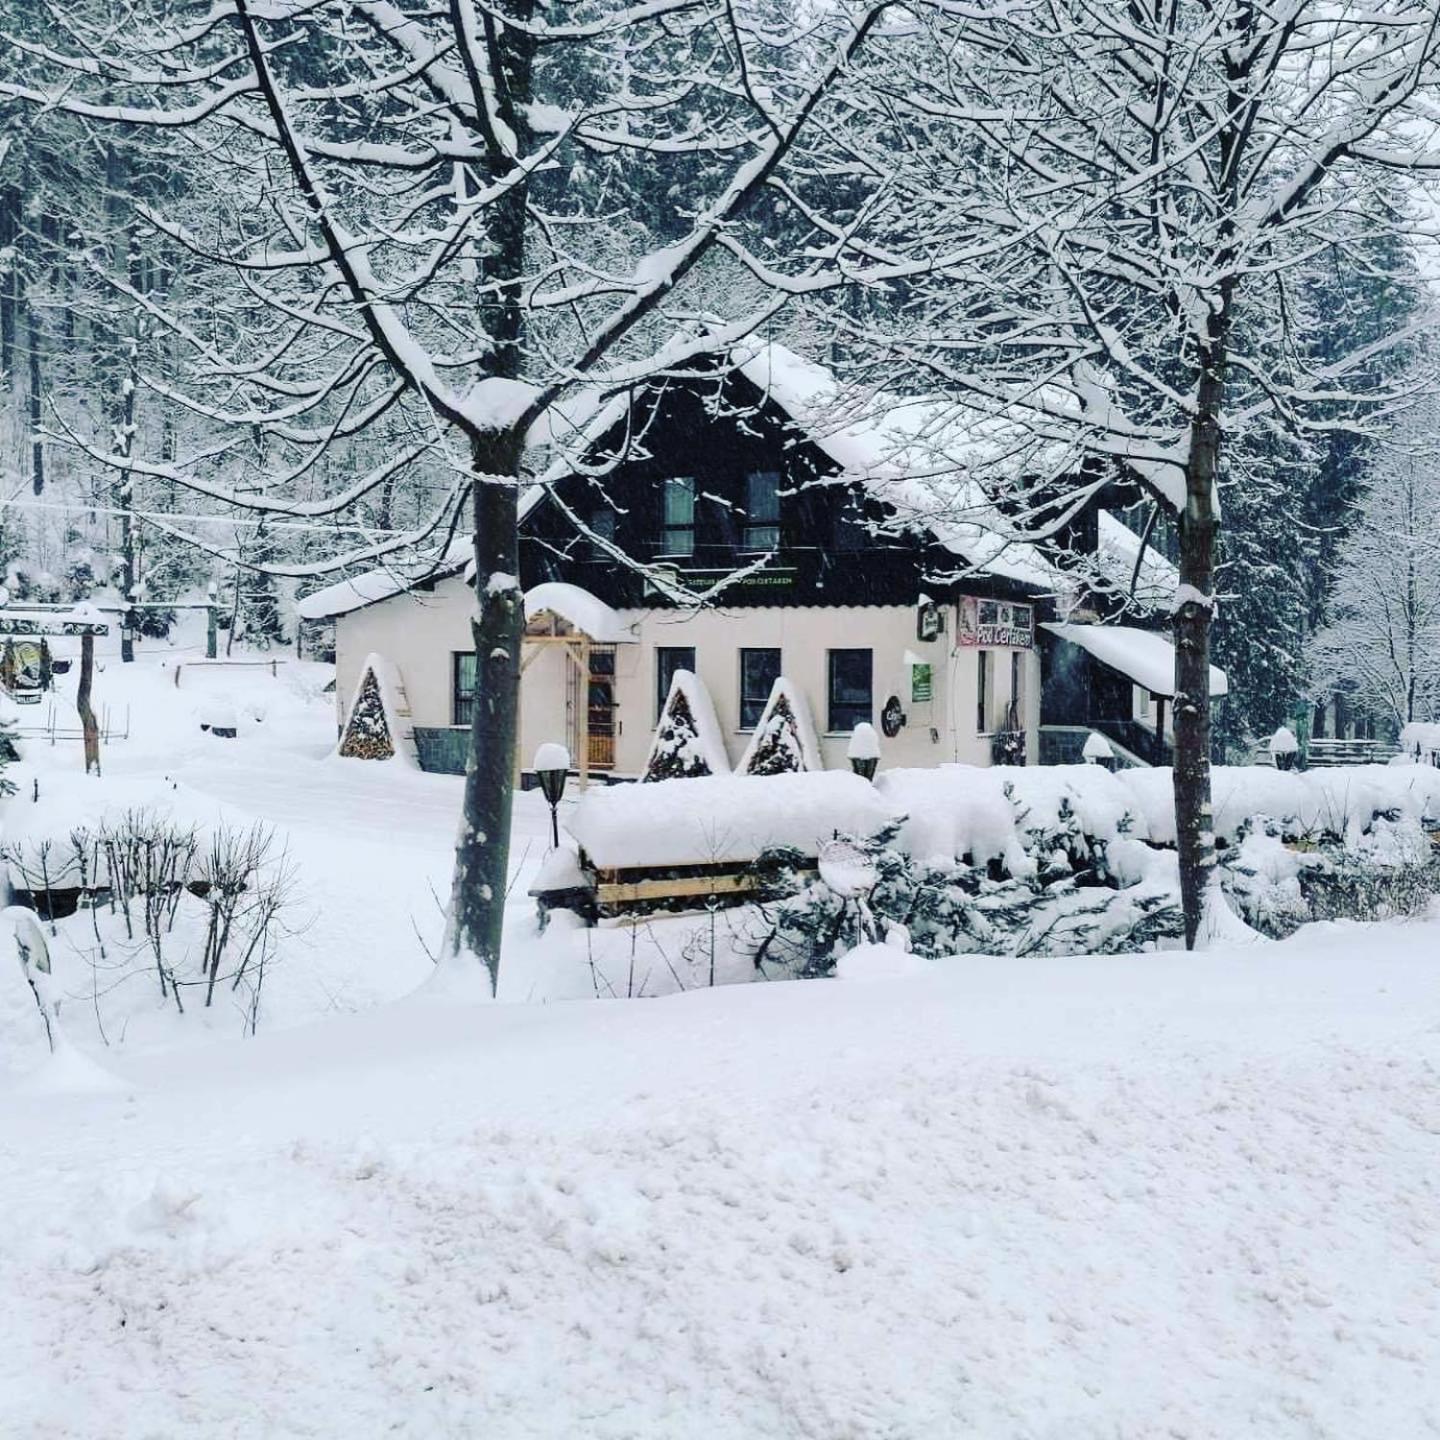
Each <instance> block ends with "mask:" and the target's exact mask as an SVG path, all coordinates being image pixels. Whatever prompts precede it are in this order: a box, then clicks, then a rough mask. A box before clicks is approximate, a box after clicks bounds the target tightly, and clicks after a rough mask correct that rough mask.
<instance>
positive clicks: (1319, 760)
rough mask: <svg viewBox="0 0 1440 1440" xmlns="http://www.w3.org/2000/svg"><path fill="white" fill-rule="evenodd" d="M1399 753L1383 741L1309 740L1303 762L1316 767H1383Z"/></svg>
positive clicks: (1394, 747)
mask: <svg viewBox="0 0 1440 1440" xmlns="http://www.w3.org/2000/svg"><path fill="white" fill-rule="evenodd" d="M1399 753H1400V752H1399V750H1398V749H1397V747H1396V746H1394V745H1392V744H1390V743H1389V742H1388V741H1385V740H1311V741H1310V743H1309V745H1307V746H1306V747H1305V761H1306V764H1307V765H1309V766H1310V768H1311V769H1312V770H1313V769H1314V768H1315V767H1316V766H1317V765H1322V766H1323V765H1384V764H1386V763H1387V762H1388V761H1389V760H1390V759H1391V758H1392V757H1393V756H1395V755H1398V754H1399Z"/></svg>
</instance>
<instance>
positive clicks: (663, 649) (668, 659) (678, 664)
mask: <svg viewBox="0 0 1440 1440" xmlns="http://www.w3.org/2000/svg"><path fill="white" fill-rule="evenodd" d="M677 670H689V671H690V672H691V673H692V674H693V673H694V671H695V647H694V646H693V645H660V646H657V647H656V650H655V719H656V720H657V721H658V720H659V719H660V712H661V711H662V710H663V709H664V708H665V697H666V696H667V695H668V694H669V693H670V681H671V680H672V679H674V677H675V672H676V671H677Z"/></svg>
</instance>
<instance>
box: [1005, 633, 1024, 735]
mask: <svg viewBox="0 0 1440 1440" xmlns="http://www.w3.org/2000/svg"><path fill="white" fill-rule="evenodd" d="M1024 660H1025V652H1024V651H1023V650H1012V651H1011V652H1010V713H1009V724H1008V725H1007V727H1006V728H1007V729H1009V730H1023V729H1024V728H1025V711H1024V707H1023V704H1022V702H1023V700H1024V698H1025V697H1024V695H1023V694H1022V693H1021V688H1020V686H1021V679H1022V677H1023V676H1024V673H1025V671H1024V668H1023V666H1024Z"/></svg>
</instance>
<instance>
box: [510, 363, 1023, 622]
mask: <svg viewBox="0 0 1440 1440" xmlns="http://www.w3.org/2000/svg"><path fill="white" fill-rule="evenodd" d="M627 435H628V436H630V437H632V438H631V440H630V443H629V445H628V447H627V446H626V437H627ZM622 449H626V450H627V454H626V458H624V459H623V460H622V461H621V462H620V463H619V464H618V465H616V466H615V468H614V469H613V470H612V471H611V472H610V473H609V474H607V475H606V476H605V477H604V478H603V479H597V478H592V477H589V476H584V475H571V476H569V477H567V478H565V479H563V480H561V481H560V482H558V484H557V485H556V487H555V490H556V494H557V495H558V497H559V499H560V500H561V501H563V504H556V503H552V502H550V501H548V500H547V501H542V502H541V503H540V504H539V505H538V506H537V507H536V509H535V510H534V511H532V512H531V514H530V515H529V516H528V517H527V519H526V521H525V524H524V527H523V531H522V538H521V557H520V563H521V577H522V581H523V583H524V584H525V585H526V586H527V587H528V586H531V585H534V584H538V583H539V582H540V581H542V580H565V581H569V582H571V583H572V584H577V585H581V586H583V587H584V588H585V589H586V590H589V591H591V592H592V593H593V594H595V595H597V596H599V597H600V598H601V599H603V600H605V601H606V602H608V603H609V604H611V605H614V606H616V607H617V608H625V607H633V606H641V605H663V604H665V603H667V602H666V601H665V599H664V597H663V592H662V591H661V589H659V588H657V586H656V585H655V584H654V582H653V580H651V579H649V578H647V577H646V576H645V575H644V574H643V573H641V572H639V571H637V570H635V569H632V568H630V567H629V566H626V565H624V564H622V563H620V562H618V561H617V560H616V559H615V558H614V557H613V556H612V555H610V554H608V553H606V552H605V551H604V550H603V549H602V548H601V547H599V546H596V545H594V544H593V543H591V542H590V541H588V540H587V539H585V538H584V537H582V536H581V535H580V534H579V533H578V532H577V530H576V527H575V526H574V524H573V523H572V521H571V520H570V517H569V516H568V515H567V514H566V513H565V510H566V508H569V509H570V510H572V511H573V512H574V513H575V514H576V515H578V516H579V517H580V518H581V520H583V521H584V522H585V524H587V525H589V526H591V527H592V528H594V529H596V530H598V531H602V532H603V533H606V534H608V535H609V536H611V537H612V538H613V540H614V543H615V545H616V546H617V547H618V548H619V549H621V550H622V551H623V552H624V553H625V554H626V555H628V556H630V557H631V558H632V559H633V560H635V561H638V562H640V563H641V564H644V565H653V566H661V567H665V568H667V569H668V570H671V571H673V572H674V573H675V575H676V576H677V578H679V579H681V580H683V581H684V583H685V584H686V585H687V586H689V587H690V588H691V589H692V590H704V589H706V588H708V587H709V586H711V585H713V584H716V583H718V582H719V581H721V580H723V579H724V578H725V577H726V576H727V575H730V574H732V573H733V572H734V571H736V570H737V569H740V568H742V567H745V566H747V565H751V564H753V563H755V562H756V561H758V560H759V559H760V557H761V556H762V555H763V553H764V548H768V540H769V530H770V527H769V525H768V523H767V522H768V521H769V520H770V519H771V518H772V517H771V516H767V515H760V514H757V513H755V512H754V511H753V510H752V508H751V507H750V500H751V497H752V495H753V493H754V490H753V489H752V484H751V481H750V477H751V476H759V475H767V474H768V475H776V476H778V477H779V478H778V491H779V505H778V517H775V518H776V519H778V526H777V528H778V532H779V546H778V549H777V551H776V553H775V555H774V556H773V558H772V559H771V560H770V561H769V562H768V563H766V564H765V565H763V566H761V567H759V568H757V569H756V570H755V572H754V573H751V574H746V575H744V576H742V577H741V578H739V579H737V580H736V581H734V582H733V583H732V584H730V585H728V586H727V587H726V588H725V590H724V592H723V603H724V605H725V606H726V608H734V607H741V606H755V605H897V604H899V605H909V604H913V603H915V600H916V598H917V597H918V596H919V595H920V594H921V593H922V592H923V593H928V594H929V595H931V596H932V597H934V598H937V599H938V598H942V597H944V596H946V595H948V594H952V593H961V592H963V593H966V594H972V595H974V594H979V595H986V596H996V597H1001V598H1025V596H1026V592H1027V587H1024V586H1020V585H1016V584H1014V583H1013V582H1006V581H1003V580H997V579H995V578H993V577H989V576H970V577H967V578H966V579H964V580H960V581H956V580H954V579H953V574H954V571H955V570H956V569H957V568H958V562H957V558H956V557H955V556H953V555H951V554H950V553H949V552H947V551H945V550H944V549H943V548H942V547H940V546H938V545H936V544H934V543H933V541H932V540H931V539H930V538H929V537H928V535H921V534H916V533H900V534H890V535H886V534H883V533H882V534H880V535H876V534H875V533H873V530H872V528H871V525H870V524H869V523H867V522H874V521H881V520H883V518H884V513H885V512H884V510H883V508H882V507H881V506H879V505H877V503H876V502H875V501H874V500H872V499H870V498H869V497H868V496H866V494H865V493H864V491H863V489H862V488H861V487H860V486H859V485H858V484H856V483H854V482H844V481H841V480H839V479H838V478H835V477H836V476H837V472H838V466H836V464H835V463H834V461H832V460H831V459H830V457H829V456H828V455H826V454H825V453H824V451H823V450H821V449H820V448H819V447H818V446H816V445H815V444H814V443H813V442H812V441H810V440H809V439H808V438H807V437H806V436H805V434H804V433H803V432H802V431H801V430H800V429H799V428H798V427H797V426H796V425H795V424H794V423H793V422H792V421H791V420H790V418H789V417H788V416H787V415H786V414H785V412H784V411H783V410H781V409H780V407H779V406H777V405H776V404H774V403H773V402H772V401H771V400H769V399H768V398H767V397H766V396H765V395H763V394H762V393H761V392H760V390H759V389H758V388H757V387H755V386H754V385H752V384H751V383H750V382H749V381H748V380H746V379H745V378H744V377H743V376H741V375H739V374H736V373H731V374H729V375H727V376H725V377H724V378H723V379H722V378H721V377H720V376H718V375H717V376H716V377H715V379H713V380H705V379H695V380H686V381H671V382H668V383H665V384H663V385H661V386H659V387H657V388H655V389H653V390H650V391H648V392H646V393H645V394H644V395H643V396H641V397H640V398H639V399H638V400H637V401H636V402H635V404H634V405H632V407H631V414H630V416H629V417H628V418H627V420H625V421H622V422H620V423H617V424H616V425H615V426H613V427H612V428H611V429H610V430H609V431H608V432H607V433H606V434H605V435H603V436H601V437H600V438H599V439H598V440H597V441H596V442H595V444H594V446H593V449H592V454H593V455H594V456H596V457H603V456H607V455H613V454H616V453H618V452H620V451H621V450H622ZM676 477H678V478H682V479H688V480H690V481H691V482H693V486H692V488H693V495H694V504H693V535H687V536H683V537H680V536H678V532H676V531H675V530H673V529H672V530H670V531H668V532H667V527H666V518H667V516H666V499H665V495H666V481H667V480H669V479H672V478H676ZM757 483H759V484H760V488H761V489H762V490H763V488H764V485H763V483H760V482H757ZM672 518H673V515H672ZM757 536H758V537H759V538H760V539H761V540H762V541H764V542H766V544H765V546H764V548H762V547H760V546H757V544H756V543H755V541H756V538H757ZM677 538H678V539H679V540H680V542H681V543H679V544H678V545H677V543H675V542H676V540H677ZM677 549H678V550H679V551H681V552H682V553H676V551H677Z"/></svg>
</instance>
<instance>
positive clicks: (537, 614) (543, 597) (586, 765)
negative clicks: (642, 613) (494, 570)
mask: <svg viewBox="0 0 1440 1440" xmlns="http://www.w3.org/2000/svg"><path fill="white" fill-rule="evenodd" d="M636 643H638V642H637V641H636V637H635V633H634V628H633V626H631V625H630V624H628V623H627V622H626V621H625V620H624V619H623V618H622V616H621V615H620V613H619V611H617V610H614V609H612V608H611V607H610V606H609V605H607V604H606V603H605V602H604V601H603V600H601V599H599V598H598V597H597V596H594V595H592V594H591V593H590V592H589V591H588V590H585V589H583V588H582V587H581V586H579V585H570V584H566V583H565V582H563V581H547V582H546V583H545V584H543V585H536V586H535V587H534V588H533V589H531V590H527V591H526V592H525V635H524V649H523V653H522V655H521V659H520V673H521V674H522V675H523V674H524V673H525V671H526V670H528V669H529V668H530V665H531V663H532V662H533V661H534V660H535V659H536V658H537V657H538V656H540V655H542V654H544V653H545V651H546V650H549V649H555V648H559V649H560V650H562V651H563V652H564V654H565V657H566V660H567V661H568V662H569V664H570V665H572V666H573V667H574V669H575V672H576V674H577V677H578V684H579V691H580V696H581V700H580V703H579V704H577V705H576V707H575V724H576V729H577V735H576V740H577V742H578V743H577V744H576V747H575V748H576V749H577V751H578V752H579V753H578V754H577V755H576V756H575V757H573V758H574V760H575V762H576V768H577V769H578V770H579V772H580V785H581V788H582V789H583V788H584V787H585V786H587V785H588V784H589V783H590V707H589V705H588V703H586V692H587V690H588V688H589V684H590V652H591V650H592V649H593V648H594V647H595V646H597V645H599V646H604V647H606V648H607V649H608V648H610V647H611V646H614V645H634V644H636ZM516 763H517V765H518V764H519V757H518V756H517V759H516Z"/></svg>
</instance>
